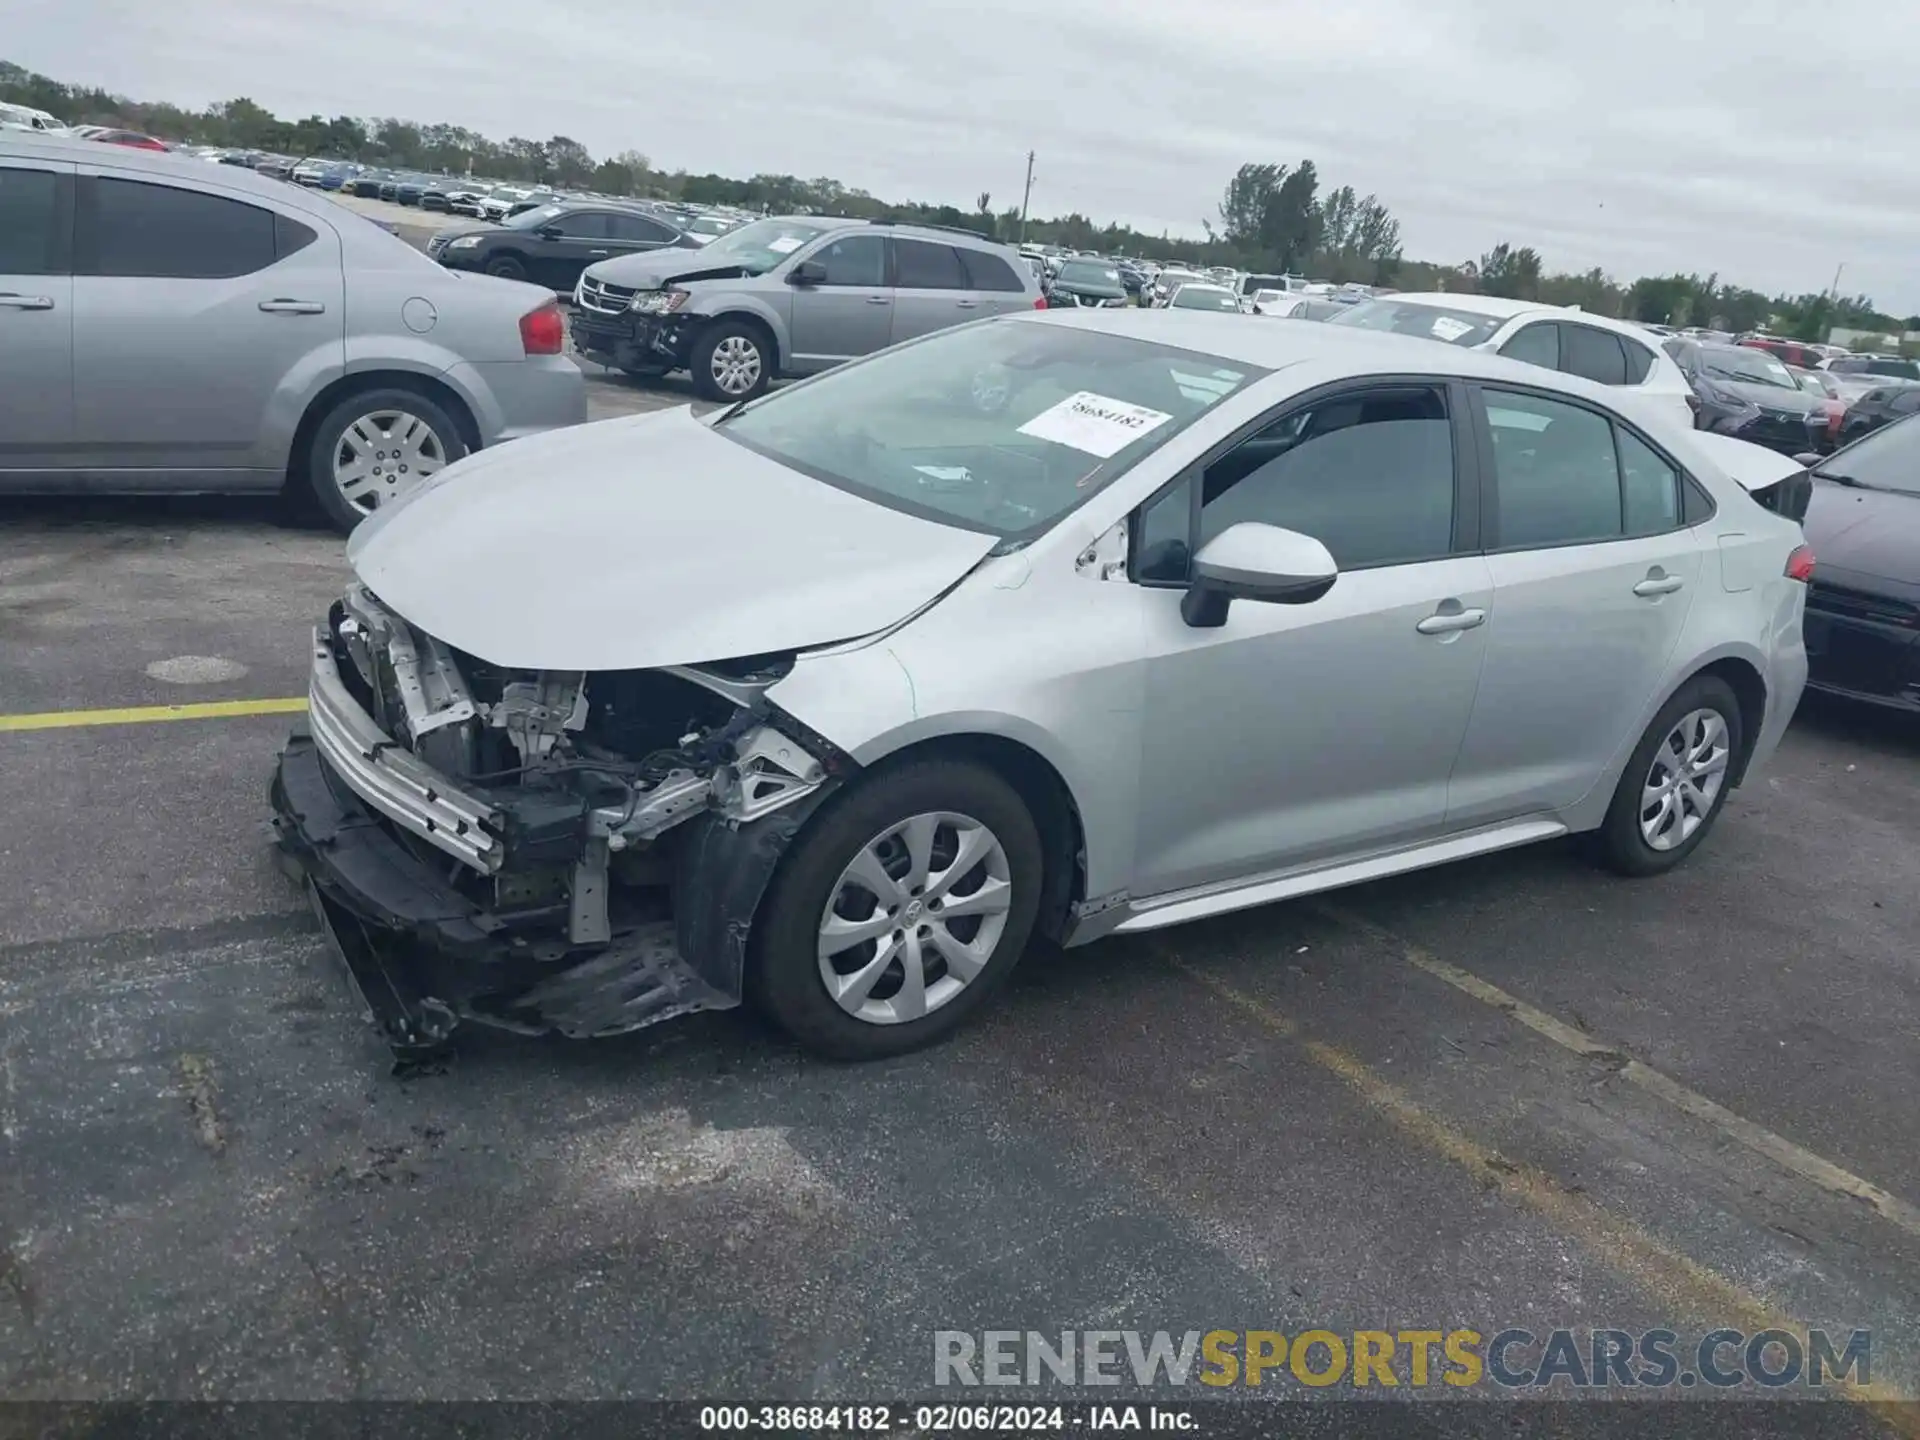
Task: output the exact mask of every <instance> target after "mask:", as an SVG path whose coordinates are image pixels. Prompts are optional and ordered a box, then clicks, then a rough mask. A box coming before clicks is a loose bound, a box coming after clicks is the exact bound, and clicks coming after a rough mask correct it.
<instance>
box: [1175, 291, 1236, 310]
mask: <svg viewBox="0 0 1920 1440" xmlns="http://www.w3.org/2000/svg"><path fill="white" fill-rule="evenodd" d="M1173 308H1174V309H1175V310H1232V311H1235V312H1238V311H1239V309H1240V302H1239V300H1237V299H1235V298H1234V295H1233V292H1232V291H1229V290H1209V289H1206V288H1204V287H1202V286H1199V285H1182V286H1181V287H1180V289H1179V290H1178V291H1177V292H1176V293H1175V294H1174V297H1173Z"/></svg>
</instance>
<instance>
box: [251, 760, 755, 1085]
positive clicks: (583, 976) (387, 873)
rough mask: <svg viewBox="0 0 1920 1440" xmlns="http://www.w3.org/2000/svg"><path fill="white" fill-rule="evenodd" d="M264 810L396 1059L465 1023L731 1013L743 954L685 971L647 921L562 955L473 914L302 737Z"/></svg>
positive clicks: (592, 1021)
mask: <svg viewBox="0 0 1920 1440" xmlns="http://www.w3.org/2000/svg"><path fill="white" fill-rule="evenodd" d="M272 801H273V809H274V829H275V831H276V832H277V835H278V840H279V844H280V847H281V850H282V852H283V854H284V855H285V856H286V858H287V860H288V861H289V862H290V866H291V868H292V869H293V871H294V872H295V874H296V876H297V878H299V879H301V880H302V881H304V882H305V884H306V885H307V887H308V893H309V896H310V898H311V899H312V900H313V901H314V908H315V912H316V914H317V915H318V916H319V918H320V921H321V923H322V925H323V927H324V928H325V930H326V931H327V934H328V938H329V940H330V941H331V942H332V944H333V946H334V949H335V951H336V954H337V956H338V958H339V959H340V960H341V961H343V962H344V964H345V966H346V969H347V972H348V974H349V976H350V977H351V979H352V981H353V983H354V987H355V989H356V990H357V991H358V992H359V995H360V998H361V1000H362V1001H363V1002H364V1004H365V1006H366V1008H367V1010H368V1012H369V1013H370V1014H371V1016H372V1018H373V1020H374V1022H375V1024H376V1025H377V1026H378V1027H379V1028H380V1030H381V1032H382V1034H383V1035H384V1036H385V1038H386V1039H387V1041H388V1043H389V1044H390V1045H392V1046H393V1047H394V1049H395V1050H396V1052H399V1053H401V1054H406V1053H408V1052H411V1051H416V1050H426V1049H431V1048H433V1047H435V1046H437V1045H439V1044H440V1043H442V1042H444V1041H445V1040H446V1038H447V1037H448V1035H450V1034H451V1033H452V1031H453V1029H454V1027H455V1025H456V1024H457V1022H458V1021H460V1020H474V1021H478V1022H481V1023H484V1024H488V1025H494V1026H498V1027H501V1028H504V1029H508V1030H516V1031H520V1032H522V1033H525V1034H543V1033H549V1032H552V1033H559V1034H563V1035H570V1036H582V1037H584V1036H590V1035H612V1034H618V1033H621V1032H623V1031H627V1030H636V1029H639V1028H641V1027H642V1026H646V1025H651V1024H655V1023H657V1022H659V1021H661V1020H667V1019H671V1018H673V1017H674V1016H676V1015H685V1014H690V1013H692V1012H694V1011H697V1010H721V1009H727V1008H729V1007H731V1006H734V1005H737V1004H739V1003H740V975H741V970H742V964H741V962H742V961H743V960H744V957H745V950H744V944H742V946H741V948H739V950H738V952H737V954H736V953H734V952H733V950H731V949H730V948H729V947H728V946H726V945H725V944H718V945H710V946H708V947H707V948H706V949H705V950H704V951H702V952H701V953H700V954H699V955H698V957H697V959H698V961H699V963H698V964H695V963H690V962H689V961H688V960H687V959H685V958H683V957H682V955H681V954H680V951H679V946H678V928H679V927H678V925H677V924H676V922H675V921H674V920H671V919H666V918H663V917H655V918H642V919H637V920H632V921H630V922H628V923H626V924H623V925H621V926H619V927H617V928H616V930H615V932H614V934H613V937H612V939H611V940H610V941H609V942H608V943H607V944H605V945H599V946H591V947H580V948H569V947H567V946H566V945H565V944H564V942H561V941H557V940H554V939H552V938H543V937H542V936H541V935H539V934H538V933H537V932H529V931H524V930H520V929H517V928H515V927H514V926H513V925H512V924H511V923H509V921H507V920H505V919H503V918H502V917H500V916H498V915H496V914H493V913H491V912H489V911H487V910H485V909H483V908H482V907H480V906H478V905H476V904H474V902H473V901H471V900H469V899H468V898H467V897H466V896H465V895H464V894H462V893H461V892H460V891H459V890H458V889H457V888H455V887H454V886H453V885H452V884H450V883H449V882H448V881H447V880H446V879H444V878H442V871H443V869H444V867H440V866H434V865H430V864H429V863H428V862H427V861H425V860H423V859H422V858H421V857H420V856H419V855H418V854H416V853H415V852H414V851H413V850H411V849H409V848H408V847H407V846H405V845H403V844H402V843H401V842H400V840H399V839H398V838H396V837H395V836H394V834H393V833H392V832H391V831H390V830H388V828H387V827H386V826H385V825H384V824H382V823H381V821H380V820H379V819H378V818H377V817H376V816H375V815H374V814H373V812H372V811H370V810H369V809H368V807H367V806H366V805H365V804H364V803H363V802H362V801H361V799H360V797H359V796H358V795H356V794H354V793H353V792H352V791H351V790H350V789H349V788H348V787H347V786H346V785H345V784H343V783H341V780H340V779H339V778H337V777H336V775H335V774H334V772H332V770H331V768H330V767H329V766H328V764H327V762H326V761H325V760H324V759H323V758H322V756H321V753H320V750H319V748H318V746H317V745H316V743H315V740H314V737H313V736H312V734H310V733H303V732H302V731H300V730H296V731H295V733H294V734H293V736H292V738H291V739H290V740H289V741H288V743H287V748H286V749H285V751H284V752H282V754H281V757H280V763H279V766H278V767H277V769H276V770H275V772H274V778H273V786H272ZM692 823H693V824H694V825H700V824H703V823H706V822H705V820H704V818H703V819H701V820H696V821H694V822H692ZM768 870H769V872H770V871H771V865H769V866H768ZM762 885H764V877H763V879H762ZM702 899H703V896H702V895H701V894H700V891H699V887H695V888H694V889H693V890H692V891H690V893H689V894H688V895H687V902H688V904H689V906H691V907H696V908H697V906H698V905H699V904H700V903H701V901H702ZM757 899H758V894H757V891H756V894H755V901H756V903H757ZM750 914H751V912H750V911H749V915H750ZM689 918H694V917H689ZM717 918H719V920H720V927H721V928H720V937H719V938H721V939H724V938H725V937H726V935H727V934H728V933H729V932H728V927H727V924H726V920H725V918H724V917H717ZM709 923H711V922H709ZM696 930H697V933H702V934H704V933H707V932H706V929H705V928H704V927H696ZM742 939H743V941H744V927H743V935H742Z"/></svg>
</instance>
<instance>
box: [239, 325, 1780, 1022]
mask: <svg viewBox="0 0 1920 1440" xmlns="http://www.w3.org/2000/svg"><path fill="white" fill-rule="evenodd" d="M1614 401H1615V396H1614V394H1613V392H1610V391H1608V390H1607V389H1605V388H1603V387H1601V386H1599V385H1595V384H1590V383H1588V382H1586V381H1584V380H1580V379H1577V378H1575V377H1571V376H1566V375H1561V374H1557V373H1554V372H1550V371H1546V370H1543V369H1541V368H1539V367H1537V366H1531V365H1526V364H1522V363H1519V362H1516V361H1511V360H1505V359H1502V358H1500V357H1498V356H1493V355H1484V354H1477V353H1473V352H1469V351H1464V350H1460V349H1457V348H1446V347H1441V346H1437V345H1433V344H1431V343H1429V342H1425V341H1422V340H1418V339H1410V338H1406V337H1400V336H1394V335H1383V334H1376V333H1370V332H1367V331H1364V330H1348V329H1340V328H1334V327H1323V326H1317V325H1316V326H1293V325H1257V324H1247V325H1226V324H1223V323H1221V322H1220V321H1219V320H1218V319H1217V318H1216V317H1213V316H1207V315H1193V314H1187V313H1183V312H1180V311H1177V310H1176V311H1154V312H1140V311H1131V312H1117V311H1116V312H1103V311H1061V312H1050V313H1045V314H1033V315H1023V316H1019V317H1008V318H998V319H992V320H987V321H982V322H979V323H976V324H973V325H969V326H965V327H962V328H960V329H957V330H951V331H946V332H942V333H939V334H936V335H933V336H931V337H928V338H926V339H924V340H920V341H916V342H913V343H911V344H908V345H905V346H901V347H896V348H894V349H892V350H889V351H886V352H884V353H882V354H879V355H877V356H874V357H872V358H871V359H867V360H864V361H860V362H857V363H854V364H852V365H850V366H848V367H846V368H845V369H842V370H837V371H833V372H830V373H828V374H825V375H822V376H820V377H818V378H815V379H812V380H808V381H805V382H802V383H801V384H798V385H795V386H793V387H791V388H789V389H787V390H784V391H781V392H778V393H775V394H772V395H769V396H767V397H765V398H763V399H761V400H758V401H756V402H753V403H751V404H748V405H745V406H741V407H735V408H734V409H733V410H730V411H727V412H724V413H722V414H720V415H718V416H717V417H709V418H707V419H704V420H703V419H699V418H696V417H695V416H694V415H693V414H692V413H691V412H690V411H688V410H685V409H682V410H677V411H673V412H669V413H664V414H657V415H651V416H646V417H643V418H637V419H632V420H619V421H610V422H607V423H604V424H599V425H591V426H587V427H584V428H582V429H579V430H574V431H571V432H568V433H566V434H564V435H557V436H553V437H551V438H548V439H544V440H538V441H532V442H528V443H526V444H524V445H520V446H515V447H513V448H512V449H510V450H505V451H501V452H498V453H495V454H492V455H482V456H479V457H476V458H474V459H472V460H468V461H465V462H463V463H462V464H461V465H459V466H457V467H454V468H453V469H451V470H449V471H447V472H446V475H445V476H444V477H437V478H436V480H435V481H432V482H429V483H428V484H427V485H426V486H425V487H423V488H422V489H421V490H419V491H417V492H416V493H415V494H414V495H413V496H412V497H411V498H410V499H408V500H406V501H403V502H402V503H401V504H400V505H398V506H396V507H394V508H392V509H390V510H386V511H383V512H382V513H381V514H379V515H378V516H376V517H375V519H374V520H373V521H372V522H371V523H370V524H368V525H366V526H364V527H362V529H361V530H360V531H359V533H358V534H357V535H356V536H355V537H354V539H353V542H352V544H351V546H350V549H349V558H350V561H351V563H352V566H353V569H354V572H355V577H356V578H355V583H354V584H353V586H352V587H351V589H350V590H349V591H348V593H347V594H346V596H345V597H344V598H343V599H342V600H341V601H340V602H339V603H338V604H337V605H336V606H335V607H334V608H333V610H332V612H331V613H330V614H329V615H328V616H327V617H326V618H325V620H324V622H323V623H322V624H321V625H320V626H319V628H318V629H317V630H316V632H315V634H314V639H313V677H312V716H311V724H310V728H308V729H305V730H303V731H301V732H299V733H297V734H296V736H295V738H294V740H293V741H292V742H291V744H290V745H289V747H288V749H287V750H286V752H285V754H284V756H283V757H282V760H281V762H280V765H279V769H278V772H277V775H276V778H275V783H274V787H273V796H274V802H275V807H276V810H277V817H278V818H277V824H278V829H279V834H280V837H281V841H282V843H283V845H284V847H285V849H286V851H287V852H288V855H289V857H290V859H291V860H292V862H293V863H294V866H295V868H296V870H297V872H298V873H299V874H301V875H303V876H304V877H305V878H306V880H307V881H308V882H309V883H310V885H311V886H312V889H313V891H314V893H315V895H316V897H317V899H318V900H319V902H320V909H321V910H322V913H323V914H324V915H325V916H326V917H327V919H328V924H329V926H330V928H331V930H332V932H333V934H334V935H335V937H336V938H337V939H338V940H339V942H340V948H341V950H342V952H343V953H344V954H345V955H346V956H347V958H348V960H349V963H350V965H351V966H352V967H353V969H354V972H355V973H356V974H357V975H358V976H359V977H360V978H361V981H362V989H363V992H364V993H365V994H366V995H367V997H368V999H369V1001H370V1003H371V1004H372V1005H373V1006H374V1008H375V1010H376V1013H377V1014H378V1015H379V1017H380V1018H381V1020H382V1021H383V1023H384V1024H385V1026H386V1029H387V1034H388V1037H389V1039H390V1040H392V1041H393V1042H394V1043H395V1044H396V1045H397V1046H400V1047H402V1048H403V1049H404V1048H407V1047H413V1046H430V1045H433V1044H435V1043H438V1042H440V1041H442V1040H444V1038H445V1037H446V1035H447V1034H448V1032H449V1031H450V1030H451V1029H452V1027H453V1026H454V1024H455V1023H456V1022H457V1021H458V1020H460V1019H462V1018H469V1019H478V1020H484V1021H487V1022H490V1023H494V1024H500V1025H506V1026H510V1027H514V1028H520V1029H526V1030H536V1031H537V1030H558V1031H561V1032H563V1033H567V1034H574V1035H591V1034H602V1033H610V1032H612V1031H617V1030H622V1029H630V1028H633V1027H635V1026H639V1025H644V1024H648V1023H650V1022H652V1021H654V1020H658V1019H662V1018H665V1017H666V1016H669V1015H676V1014H682V1013H685V1012H686V1011H689V1010H695V1009H703V1008H717V1007H723V1006H727V1005H732V1004H735V1003H738V1002H739V1001H740V1000H741V999H742V998H743V997H751V998H753V999H755V1000H756V1001H757V1002H758V1003H759V1004H760V1005H761V1006H762V1007H763V1008H764V1009H765V1010H766V1011H767V1012H768V1013H769V1014H770V1015H771V1016H773V1017H774V1019H776V1020H777V1021H778V1022H779V1023H780V1024H781V1025H782V1026H784V1027H785V1028H786V1029H787V1030H788V1031H789V1032H790V1033H791V1034H792V1035H794V1036H795V1037H796V1038H798V1039H799V1040H800V1041H801V1042H803V1043H804V1044H806V1045H807V1046H809V1047H811V1048H813V1049H815V1050H817V1051H820V1052H823V1053H826V1054H829V1055H836V1056H848V1057H864V1056H878V1055H887V1054H894V1053H898V1052H900V1051H904V1050H908V1049H911V1048H913V1047H915V1046H918V1045H922V1044H925V1043H927V1042H929V1041H932V1040H934V1039H936V1038H937V1037H939V1036H942V1035H944V1034H946V1033H948V1032H949V1031H951V1030H953V1029H954V1028H955V1027H956V1026H958V1025H960V1024H961V1023H962V1022H963V1021H964V1020H965V1019H966V1018H967V1017H968V1016H970V1015H971V1014H972V1013H973V1012H974V1011H976V1010H977V1009H978V1008H979V1007H980V1006H981V1005H983V1004H984V1003H985V1002H986V1001H987V1000H988V999H989V998H990V997H991V996H992V994H993V993H994V992H995V991H996V990H997V989H998V988H999V987H1000V986H1001V985H1002V984H1003V983H1004V982H1005V980H1006V978H1007V975H1008V972H1009V971H1010V970H1012V968H1013V966H1014V964H1015V962H1016V961H1017V960H1018V959H1019V957H1020V954H1021V951H1022V950H1023V949H1024V948H1025V947H1026V945H1027V943H1028V941H1029V939H1030V938H1031V937H1032V936H1033V935H1034V934H1035V933H1036V932H1038V933H1041V934H1044V935H1047V936H1050V937H1053V938H1055V939H1057V940H1059V941H1061V942H1062V943H1065V944H1069V945H1078V944H1084V943H1086V942H1089V941H1094V940H1098V939H1099V938H1101V937H1102V936H1105V935H1110V934H1113V933H1115V932H1132V931H1142V930H1151V929H1156V928H1158V927H1161V926H1166V925H1174V924H1178V923H1180V922H1182V921H1187V920H1195V919H1200V918H1203V917H1206V916H1211V915H1219V914H1222V913H1225V912H1227V911H1231V910H1236V909H1240V908H1242V907H1245V906H1250V905H1258V904H1263V903H1266V902H1269V901H1274V900H1281V899H1286V898H1290V897H1293V896H1299V895H1305V894H1309V893H1312V892H1314V891H1318V890H1325V889H1328V888H1331V887H1334V886H1339V885H1347V884H1352V883H1354V882H1356V881H1363V880H1369V879H1374V878H1376V877H1380V876H1385V875H1392V874H1396V873H1399V872H1402V871H1408V870H1413V869H1417V868H1420V867H1422V866H1429V865H1434V864H1438V863H1441V862H1444V861H1449V860H1455V859H1459V858H1462V857H1464V856H1470V855H1480V854H1485V853H1488V852H1490V851H1496V850H1500V849H1504V848H1507V847H1510V846H1515V845H1521V844H1525V843H1528V842H1531V841H1535V840H1544V839H1548V838H1550V837H1553V836H1558V835H1565V834H1568V833H1569V832H1588V833H1590V834H1591V836H1592V839H1593V841H1594V847H1595V849H1596V851H1597V852H1598V854H1599V855H1600V856H1601V857H1602V858H1603V859H1604V860H1605V861H1606V862H1607V863H1608V864H1610V865H1611V866H1612V867H1613V868H1615V869H1616V870H1619V871H1622V872H1625V873H1627V874H1630V875H1653V874H1657V873H1659V872H1661V871H1665V870H1667V869H1670V868H1671V867H1673V866H1674V865H1676V864H1678V863H1680V862H1681V861H1682V860H1684V859H1685V858H1686V857H1687V856H1688V855H1689V854H1690V853H1691V852H1692V851H1693V850H1694V849H1696V848H1697V847H1698V846H1699V845H1700V844H1701V843H1702V842H1703V841H1704V840H1705V839H1706V837H1707V835H1708V834H1709V832H1710V831H1711V830H1712V828H1713V825H1714V823H1715V821H1716V820H1717V819H1718V818H1719V816H1720V813H1721V811H1722V810H1723V809H1724V808H1725V806H1726V804H1727V800H1728V796H1729V794H1730V793H1731V792H1732V791H1733V790H1734V788H1735V787H1737V786H1739V785H1740V784H1741V783H1742V781H1744V780H1746V779H1747V778H1748V777H1750V776H1751V775H1752V774H1753V773H1754V771H1755V768H1756V767H1757V766H1759V765H1760V764H1761V763H1762V762H1763V761H1765V760H1766V758H1767V757H1768V756H1769V755H1770V754H1771V753H1772V752H1773V750H1774V748H1775V746H1776V745H1777V743H1778V742H1779V740H1780V737H1781V734H1782V732H1783V731H1784V730H1785V728H1786V725H1787V721H1788V718H1789V717H1790V716H1791V714H1792V713H1793V709H1794V706H1795V703H1796V702H1797V701H1798V699H1799V697H1800V691H1801V687H1802V685H1803V683H1804V681H1805V679H1806V656H1805V652H1804V650H1803V648H1802V642H1801V610H1802V605H1803V603H1804V600H1805V594H1806V584H1807V580H1808V577H1809V575H1810V574H1811V571H1812V556H1811V554H1810V552H1809V551H1808V550H1807V548H1806V546H1805V544H1804V542H1803V538H1802V536H1801V533H1800V530H1799V527H1798V525H1797V524H1795V523H1794V521H1793V520H1792V519H1790V518H1787V516H1785V515H1783V514H1781V513H1779V510H1780V501H1779V498H1778V496H1776V495H1774V494H1773V493H1771V491H1770V490H1769V489H1768V488H1767V482H1770V481H1771V480H1773V479H1776V478H1778V476H1779V473H1780V472H1779V467H1778V466H1771V467H1755V466H1747V465H1745V464H1744V461H1745V459H1746V455H1745V452H1746V451H1747V450H1748V449H1750V448H1751V447H1745V446H1739V447H1738V448H1737V450H1724V449H1723V450H1716V449H1713V448H1710V447H1709V446H1707V445H1704V444H1700V443H1696V440H1695V437H1694V436H1693V435H1692V433H1691V432H1688V431H1685V430H1681V429H1679V428H1677V427H1676V428H1674V429H1672V430H1665V429H1660V428H1649V426H1651V425H1653V424H1654V422H1653V421H1651V420H1649V421H1647V422H1644V423H1643V422H1641V421H1636V420H1631V419H1628V418H1627V417H1626V416H1625V415H1623V414H1622V412H1621V411H1620V410H1619V409H1618V408H1617V407H1616V405H1615V403H1614ZM1722 443H1723V446H1734V445H1736V443H1737V442H1731V441H1726V442H1722ZM1754 453H1755V454H1756V455H1759V454H1760V453H1761V452H1757V451H1756V452H1754ZM1762 458H1765V457H1764V456H1763V457H1762ZM1723 460H1724V461H1726V462H1727V463H1726V464H1723V463H1721V462H1722V461H1723ZM1729 464H1731V465H1733V468H1735V469H1736V470H1738V471H1739V472H1740V473H1742V474H1747V475H1749V476H1751V475H1753V474H1758V475H1760V476H1762V477H1763V478H1762V483H1761V484H1760V485H1758V486H1756V491H1757V493H1754V492H1750V491H1749V489H1747V488H1746V487H1745V486H1743V484H1742V483H1741V482H1740V481H1738V480H1736V479H1735V478H1733V477H1732V476H1731V475H1730V474H1729V470H1728V465H1729ZM456 476H457V477H459V483H458V484H441V483H440V479H442V478H449V479H450V478H452V477H456ZM370 821H371V822H372V823H369V822H370Z"/></svg>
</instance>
